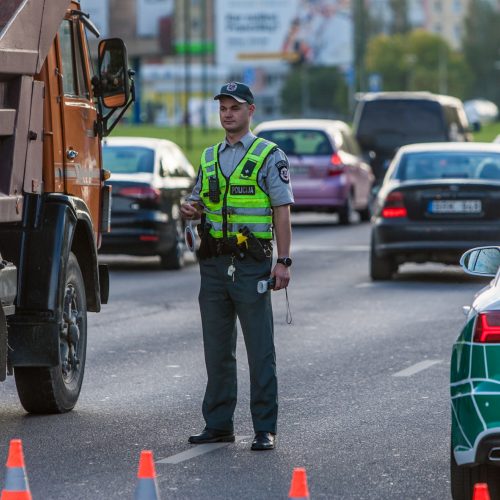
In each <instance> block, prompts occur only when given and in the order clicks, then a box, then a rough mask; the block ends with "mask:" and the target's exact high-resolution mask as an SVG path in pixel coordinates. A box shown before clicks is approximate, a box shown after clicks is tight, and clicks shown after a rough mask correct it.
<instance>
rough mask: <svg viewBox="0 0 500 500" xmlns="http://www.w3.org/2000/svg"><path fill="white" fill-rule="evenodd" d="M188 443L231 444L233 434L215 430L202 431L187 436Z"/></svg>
mask: <svg viewBox="0 0 500 500" xmlns="http://www.w3.org/2000/svg"><path fill="white" fill-rule="evenodd" d="M188 441H189V442H190V443H191V444H205V443H233V442H234V434H233V433H232V432H228V431H219V430H217V429H203V432H200V433H199V434H193V435H192V436H189V439H188Z"/></svg>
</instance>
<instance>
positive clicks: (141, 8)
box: [136, 0, 174, 37]
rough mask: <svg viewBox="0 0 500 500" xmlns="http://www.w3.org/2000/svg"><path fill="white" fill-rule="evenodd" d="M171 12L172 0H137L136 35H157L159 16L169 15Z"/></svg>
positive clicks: (172, 7)
mask: <svg viewBox="0 0 500 500" xmlns="http://www.w3.org/2000/svg"><path fill="white" fill-rule="evenodd" d="M173 12H174V0H137V3H136V13H137V16H136V17H137V35H138V36H144V37H153V36H158V32H159V20H160V18H162V17H167V16H171V15H172V14H173Z"/></svg>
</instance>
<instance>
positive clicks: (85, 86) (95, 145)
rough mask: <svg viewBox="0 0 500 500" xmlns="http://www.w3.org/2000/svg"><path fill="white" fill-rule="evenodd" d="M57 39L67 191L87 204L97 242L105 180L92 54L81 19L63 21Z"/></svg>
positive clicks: (65, 184)
mask: <svg viewBox="0 0 500 500" xmlns="http://www.w3.org/2000/svg"><path fill="white" fill-rule="evenodd" d="M58 39H59V71H60V74H61V78H60V82H61V84H60V85H61V89H60V90H61V92H60V95H61V112H62V123H63V148H64V150H63V159H64V160H63V161H64V186H65V192H66V194H69V195H73V196H76V197H78V198H81V199H82V200H83V201H84V202H85V203H86V205H87V207H88V209H89V211H90V214H91V217H92V222H93V229H94V234H95V236H96V241H97V237H98V234H97V233H98V228H99V218H100V206H101V200H100V197H101V182H102V180H101V168H100V167H101V156H100V146H99V138H98V136H97V131H96V127H95V123H96V120H97V108H96V105H95V103H94V102H93V99H92V90H91V85H90V56H89V53H88V48H87V43H86V38H85V33H84V30H83V26H82V25H81V23H80V22H79V20H78V18H76V17H70V18H67V19H65V20H64V21H63V22H62V24H61V27H60V29H59V33H58Z"/></svg>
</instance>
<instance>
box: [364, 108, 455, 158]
mask: <svg viewBox="0 0 500 500" xmlns="http://www.w3.org/2000/svg"><path fill="white" fill-rule="evenodd" d="M446 134H447V131H446V129H445V125H444V121H443V118H442V113H441V107H440V105H439V104H438V103H437V102H432V101H420V100H406V101H403V100H395V101H392V100H384V99H381V100H379V101H368V102H366V103H365V104H364V107H363V109H362V114H361V118H360V122H359V125H358V128H357V132H356V135H357V138H358V140H359V142H360V144H361V146H362V147H363V148H364V149H367V148H368V149H370V148H373V149H384V150H389V151H390V150H395V149H397V148H399V147H401V146H404V145H405V144H411V143H414V142H439V141H446V140H447V135H446Z"/></svg>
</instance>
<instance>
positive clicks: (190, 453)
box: [156, 436, 251, 464]
mask: <svg viewBox="0 0 500 500" xmlns="http://www.w3.org/2000/svg"><path fill="white" fill-rule="evenodd" d="M250 437H251V436H236V439H235V442H236V443H238V442H239V441H243V440H244V439H248V438H250ZM230 444H234V443H208V444H196V445H193V447H192V448H191V449H189V450H186V451H183V452H181V453H177V454H176V455H172V456H171V457H167V458H162V459H161V460H157V461H156V463H157V464H179V463H181V462H185V461H186V460H191V459H192V458H195V457H199V456H200V455H205V454H206V453H211V452H212V451H215V450H218V449H219V448H225V447H226V446H229V445H230Z"/></svg>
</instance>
